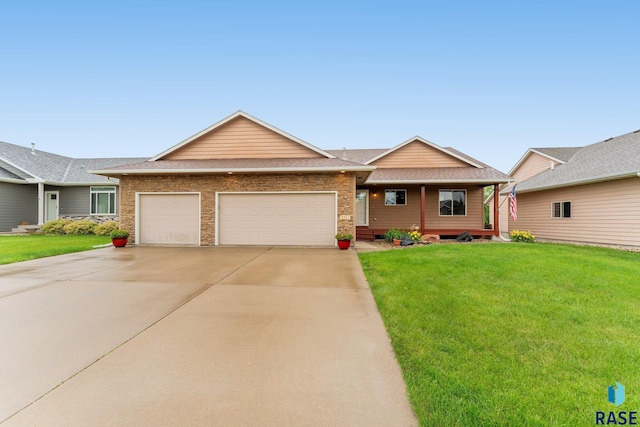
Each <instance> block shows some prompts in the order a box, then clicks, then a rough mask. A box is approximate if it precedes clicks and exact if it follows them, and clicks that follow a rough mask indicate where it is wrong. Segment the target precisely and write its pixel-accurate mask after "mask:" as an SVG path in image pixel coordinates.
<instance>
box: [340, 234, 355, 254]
mask: <svg viewBox="0 0 640 427" xmlns="http://www.w3.org/2000/svg"><path fill="white" fill-rule="evenodd" d="M336 240H337V241H338V247H339V248H340V249H341V250H345V249H349V246H351V240H353V234H349V233H338V234H336Z"/></svg>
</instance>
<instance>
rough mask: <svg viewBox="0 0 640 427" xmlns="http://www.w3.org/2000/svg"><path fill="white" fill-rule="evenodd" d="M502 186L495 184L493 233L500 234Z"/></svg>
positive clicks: (497, 235)
mask: <svg viewBox="0 0 640 427" xmlns="http://www.w3.org/2000/svg"><path fill="white" fill-rule="evenodd" d="M499 203H500V186H499V185H498V184H493V234H494V235H495V236H496V237H499V236H500V206H499Z"/></svg>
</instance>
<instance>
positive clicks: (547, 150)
mask: <svg viewBox="0 0 640 427" xmlns="http://www.w3.org/2000/svg"><path fill="white" fill-rule="evenodd" d="M581 148H582V147H544V148H532V150H533V151H537V152H538V153H542V154H544V155H546V156H548V157H551V158H554V159H556V160H559V161H561V162H563V163H566V162H568V161H569V160H570V159H571V158H572V157H573V156H574V154H576V153H577V152H578V151H579V150H580V149H581Z"/></svg>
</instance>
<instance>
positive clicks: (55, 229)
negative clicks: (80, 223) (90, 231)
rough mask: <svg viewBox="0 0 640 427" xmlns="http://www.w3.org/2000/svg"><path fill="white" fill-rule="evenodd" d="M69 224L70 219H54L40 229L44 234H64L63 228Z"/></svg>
mask: <svg viewBox="0 0 640 427" xmlns="http://www.w3.org/2000/svg"><path fill="white" fill-rule="evenodd" d="M71 222H72V221H71V220H70V219H54V220H53V221H49V222H47V223H45V224H44V225H43V226H42V227H40V229H41V230H42V232H43V233H44V234H66V232H65V231H64V227H65V226H66V225H68V224H69V223H71Z"/></svg>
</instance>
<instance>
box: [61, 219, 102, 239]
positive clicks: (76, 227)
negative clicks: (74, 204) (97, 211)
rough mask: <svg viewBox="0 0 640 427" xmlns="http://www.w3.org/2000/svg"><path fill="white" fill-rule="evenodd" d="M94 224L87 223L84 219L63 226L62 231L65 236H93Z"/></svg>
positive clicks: (91, 222)
mask: <svg viewBox="0 0 640 427" xmlns="http://www.w3.org/2000/svg"><path fill="white" fill-rule="evenodd" d="M96 225H97V224H96V223H95V222H93V221H88V220H86V219H83V220H80V221H71V222H70V223H69V224H67V225H65V226H64V231H65V233H67V234H73V235H74V236H86V235H88V234H93V229H94V228H95V227H96Z"/></svg>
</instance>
